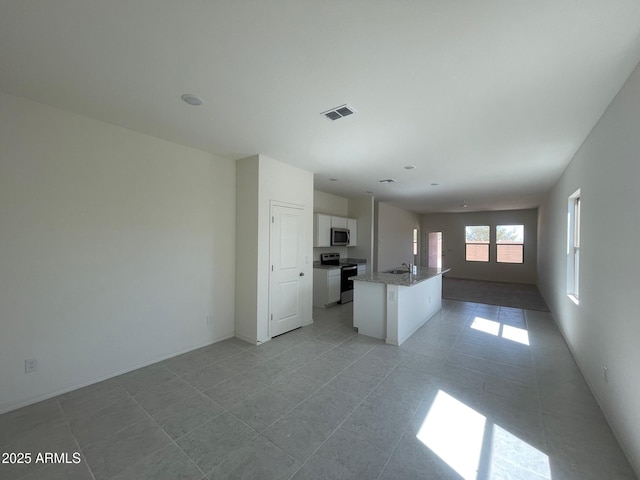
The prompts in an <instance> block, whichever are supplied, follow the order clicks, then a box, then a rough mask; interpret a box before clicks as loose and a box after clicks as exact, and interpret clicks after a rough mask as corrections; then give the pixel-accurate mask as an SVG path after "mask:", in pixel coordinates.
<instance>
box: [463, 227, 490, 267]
mask: <svg viewBox="0 0 640 480" xmlns="http://www.w3.org/2000/svg"><path fill="white" fill-rule="evenodd" d="M469 227H485V228H486V229H487V231H488V233H489V239H488V240H487V241H486V242H478V241H476V242H469V241H467V228H469ZM469 245H486V247H487V259H486V260H469ZM464 261H465V262H471V263H490V262H491V226H490V225H465V226H464Z"/></svg>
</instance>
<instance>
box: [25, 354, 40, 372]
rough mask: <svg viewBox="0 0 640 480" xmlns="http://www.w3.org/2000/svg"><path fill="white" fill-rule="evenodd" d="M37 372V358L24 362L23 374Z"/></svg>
mask: <svg viewBox="0 0 640 480" xmlns="http://www.w3.org/2000/svg"><path fill="white" fill-rule="evenodd" d="M37 371H38V359H37V358H27V359H26V360H25V361H24V373H31V372H37Z"/></svg>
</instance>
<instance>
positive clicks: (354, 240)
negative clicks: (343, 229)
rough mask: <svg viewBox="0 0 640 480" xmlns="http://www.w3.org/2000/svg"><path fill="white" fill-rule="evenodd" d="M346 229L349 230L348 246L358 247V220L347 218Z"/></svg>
mask: <svg viewBox="0 0 640 480" xmlns="http://www.w3.org/2000/svg"><path fill="white" fill-rule="evenodd" d="M347 228H348V229H349V246H350V247H355V246H357V245H358V220H356V219H355V218H347Z"/></svg>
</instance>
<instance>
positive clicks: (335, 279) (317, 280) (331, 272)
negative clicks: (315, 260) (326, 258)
mask: <svg viewBox="0 0 640 480" xmlns="http://www.w3.org/2000/svg"><path fill="white" fill-rule="evenodd" d="M340 273H341V270H340V267H336V268H314V269H313V306H314V307H319V308H326V307H327V306H329V305H331V304H333V303H337V302H339V301H340Z"/></svg>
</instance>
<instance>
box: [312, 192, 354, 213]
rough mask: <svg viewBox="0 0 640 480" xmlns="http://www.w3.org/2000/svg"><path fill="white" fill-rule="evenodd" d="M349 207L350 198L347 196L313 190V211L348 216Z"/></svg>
mask: <svg viewBox="0 0 640 480" xmlns="http://www.w3.org/2000/svg"><path fill="white" fill-rule="evenodd" d="M348 209H349V200H348V199H347V198H346V197H341V196H339V195H333V194H331V193H325V192H321V191H319V190H314V191H313V212H314V213H324V214H325V215H335V216H336V217H346V216H347V213H348V211H349V210H348Z"/></svg>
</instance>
